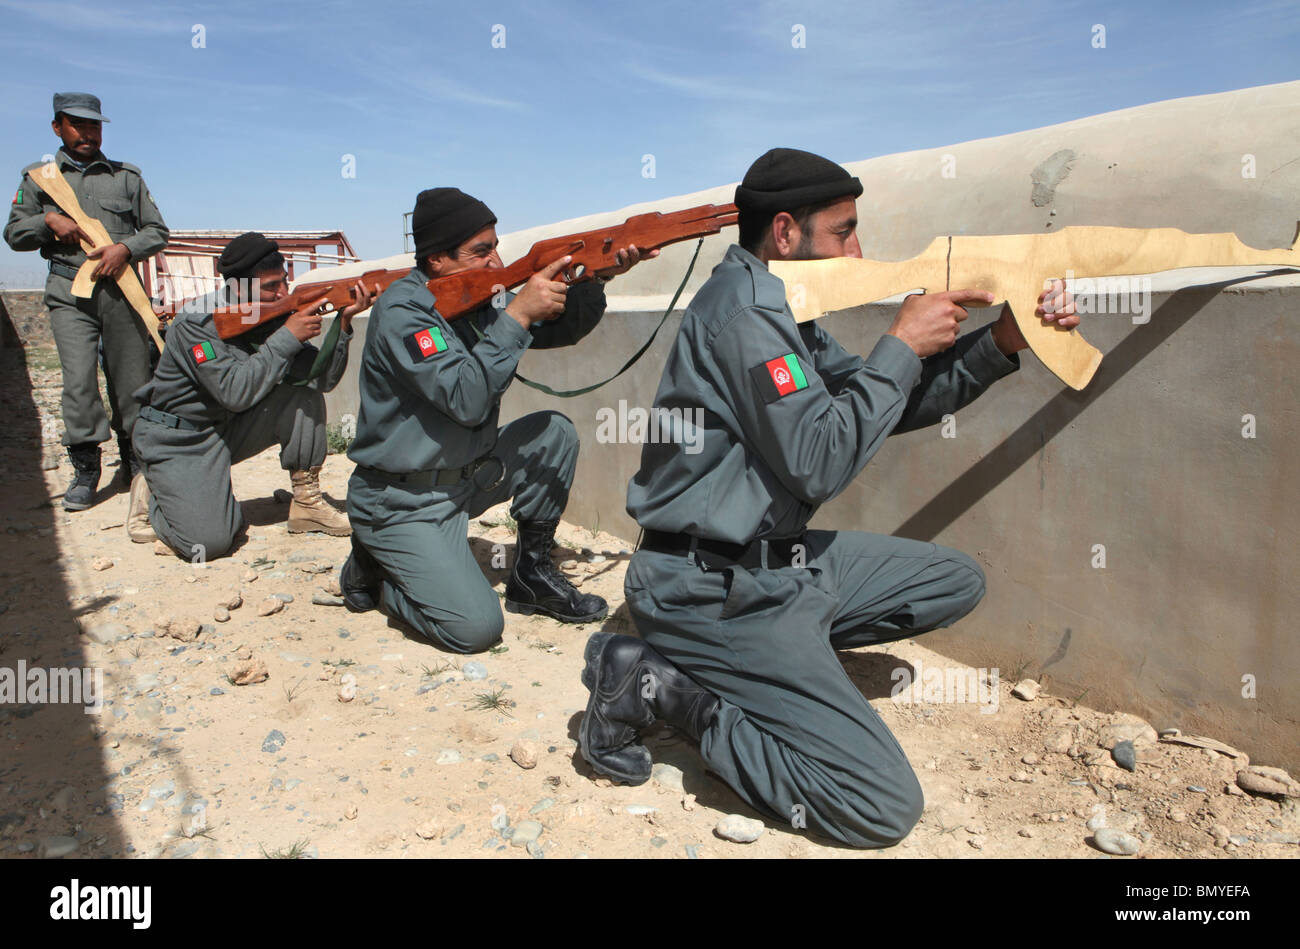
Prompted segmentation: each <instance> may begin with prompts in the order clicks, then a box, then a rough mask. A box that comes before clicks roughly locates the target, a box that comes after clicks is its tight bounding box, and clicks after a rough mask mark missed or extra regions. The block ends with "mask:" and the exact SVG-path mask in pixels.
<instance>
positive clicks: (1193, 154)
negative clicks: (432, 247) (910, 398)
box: [302, 81, 1300, 311]
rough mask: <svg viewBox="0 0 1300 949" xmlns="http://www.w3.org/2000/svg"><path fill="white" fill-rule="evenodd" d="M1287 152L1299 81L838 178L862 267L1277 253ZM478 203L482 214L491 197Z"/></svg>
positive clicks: (703, 255) (534, 233) (652, 288)
mask: <svg viewBox="0 0 1300 949" xmlns="http://www.w3.org/2000/svg"><path fill="white" fill-rule="evenodd" d="M1298 141H1300V81H1297V82H1289V83H1281V84H1278V85H1272V86H1259V87H1255V88H1251V89H1241V90H1237V91H1235V92H1224V93H1219V94H1216V95H1207V96H1194V97H1189V98H1185V99H1171V100H1169V101H1166V102H1157V103H1154V104H1151V105H1144V106H1137V107H1135V108H1131V109H1123V110H1120V111H1118V112H1107V113H1104V114H1102V115H1095V116H1091V117H1089V118H1085V119H1078V120H1076V121H1073V122H1065V123H1063V124H1060V125H1049V126H1046V127H1044V128H1039V129H1033V130H1031V131H1027V132H1017V133H1014V134H1011V135H1002V136H998V137H996V138H985V139H978V140H976V141H972V142H964V143H962V144H960V145H951V146H946V147H943V148H933V149H928V150H925V151H914V152H900V153H898V154H895V155H884V156H881V157H879V158H870V159H867V160H865V161H857V162H850V163H849V164H847V165H845V167H846V168H847V169H848V170H849V171H851V172H852V173H853V174H855V175H857V176H858V177H859V178H860V179H861V180H862V184H863V189H864V190H863V195H862V197H861V198H860V199H859V200H858V215H859V221H860V223H859V225H858V237H859V240H860V241H861V244H862V253H863V255H864V256H866V257H869V258H877V259H881V260H901V259H905V258H907V257H911V256H914V255H915V254H917V253H919V252H920V251H921V250H922V249H924V248H925V246H926V245H927V244H928V243H929V242H930V241H931V240H932V239H933V238H934V237H935V236H936V235H939V234H1034V233H1045V232H1049V231H1052V230H1060V229H1061V228H1062V227H1067V226H1069V225H1072V224H1092V225H1115V226H1121V227H1178V228H1182V229H1183V230H1185V231H1190V232H1206V231H1222V230H1231V231H1235V232H1236V233H1237V235H1238V236H1239V237H1240V238H1241V239H1242V240H1243V241H1245V242H1246V243H1247V244H1251V245H1254V246H1256V247H1282V246H1289V245H1290V243H1291V241H1292V239H1293V238H1294V236H1295V231H1296V223H1297V220H1300V201H1297V195H1298V194H1300V161H1297V160H1296V158H1297V157H1298V156H1297V153H1296V142H1298ZM774 144H782V143H774ZM784 144H789V145H797V144H798V143H794V142H791V143H784ZM754 157H755V158H757V157H758V156H757V155H755V156H754ZM1243 170H1245V171H1246V172H1248V173H1253V177H1246V176H1244V175H1243ZM736 172H737V175H743V174H744V172H745V169H744V168H738V169H736ZM425 184H427V183H420V184H419V185H418V187H414V188H413V191H415V190H418V188H419V187H424V186H425ZM735 188H736V183H735V182H732V183H730V184H726V185H722V186H719V187H716V188H710V189H708V190H705V191H697V192H694V193H693V194H684V195H677V196H675V197H671V198H664V199H662V200H660V201H651V202H645V203H642V204H634V205H629V206H628V207H625V208H619V209H618V210H614V211H608V212H604V213H601V214H592V215H588V216H586V217H578V218H570V219H569V220H565V221H557V222H556V223H554V224H545V225H541V226H538V227H532V228H528V229H526V230H522V231H514V232H512V233H510V234H506V235H503V236H502V238H501V257H502V259H503V260H506V261H510V260H513V259H515V258H517V257H520V256H522V255H523V253H524V252H525V251H526V250H527V249H528V248H529V247H530V246H532V244H533V242H534V241H537V240H541V239H542V238H546V237H556V236H559V235H562V234H571V233H573V232H575V231H583V230H590V229H592V228H595V227H602V226H605V225H608V224H616V223H619V222H621V221H623V220H625V219H626V218H627V217H629V216H630V215H633V214H640V213H644V212H646V211H675V210H679V209H681V208H687V207H692V206H694V205H697V204H709V203H713V204H725V203H728V202H730V201H731V200H732V199H733V197H734V194H735ZM481 197H483V198H485V199H486V200H487V201H488V203H489V204H491V202H492V197H491V195H482V196H481ZM412 198H413V199H414V195H413V196H412ZM735 237H736V231H735V229H734V228H727V229H725V230H723V231H722V233H721V234H719V235H717V236H715V237H711V238H708V239H706V240H705V244H704V248H703V249H702V250H701V252H700V259H699V262H698V263H697V265H696V269H695V272H694V273H693V274H692V277H691V280H690V283H689V284H688V285H687V290H686V292H685V293H684V294H683V297H682V301H681V303H682V305H683V306H685V305H686V304H687V303H689V302H690V298H691V294H692V293H693V291H694V290H695V289H697V288H698V287H699V286H700V285H701V284H703V283H704V281H705V280H707V279H708V276H709V273H710V271H711V270H712V269H713V267H714V265H715V264H716V263H717V262H718V261H719V260H721V259H722V255H723V254H724V253H725V251H726V248H727V245H728V244H729V243H731V242H732V241H734V240H735ZM694 247H695V244H694V242H693V241H684V242H682V243H681V244H677V245H674V246H672V247H669V248H666V249H665V250H664V252H663V254H662V255H661V256H660V258H659V259H658V260H656V261H652V262H650V263H647V264H643V265H641V266H639V267H637V268H636V269H634V270H632V271H631V272H630V273H628V274H627V275H626V276H625V277H621V278H620V279H619V280H618V281H617V282H616V283H614V284H613V285H612V286H611V288H610V290H611V297H613V298H615V299H613V300H612V301H611V304H612V305H615V306H617V308H618V309H620V310H624V311H627V310H654V309H656V308H658V309H662V308H663V307H664V306H666V305H667V302H668V299H669V296H670V295H671V293H672V291H673V290H675V289H676V287H677V284H678V283H679V282H680V280H681V278H682V275H683V274H684V273H685V270H686V265H687V263H688V262H689V260H690V255H691V253H692V252H693V250H694ZM412 263H413V255H411V254H397V255H394V256H392V257H385V258H381V259H377V260H371V261H364V262H361V263H357V264H348V265H346V266H343V267H336V268H322V269H319V270H313V271H311V273H310V274H308V275H306V276H305V277H304V278H303V281H302V282H304V283H306V282H312V281H315V280H320V279H328V278H331V277H335V276H346V275H349V274H353V273H356V274H359V273H362V272H364V271H366V270H373V269H375V268H378V267H382V268H397V267H409V266H411V265H412Z"/></svg>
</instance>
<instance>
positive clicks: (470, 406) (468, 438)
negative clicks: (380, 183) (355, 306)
mask: <svg viewBox="0 0 1300 949" xmlns="http://www.w3.org/2000/svg"><path fill="white" fill-rule="evenodd" d="M426 280H427V278H426V277H425V276H424V275H423V274H422V273H421V272H420V271H419V270H412V271H411V273H410V274H408V275H407V276H405V277H403V278H402V279H401V280H398V281H396V282H395V283H393V285H392V286H390V287H389V288H388V289H387V290H385V291H384V294H383V296H381V297H380V298H379V301H378V302H377V303H376V304H375V305H374V307H373V308H372V309H371V311H370V325H369V327H368V329H367V332H366V345H365V349H364V350H363V351H362V355H361V372H360V380H359V386H360V408H359V410H358V412H357V435H356V439H355V440H354V441H353V442H352V447H351V448H350V449H349V450H348V457H349V458H351V459H352V460H353V461H354V462H356V463H357V464H359V465H363V466H365V467H367V468H377V469H379V470H380V471H387V472H390V473H392V474H408V473H410V472H413V471H430V470H433V469H441V468H458V467H462V466H464V465H467V464H469V463H470V462H472V461H474V460H476V459H478V458H481V457H482V456H483V455H485V454H487V453H488V452H489V451H491V450H492V448H493V446H495V445H496V440H497V424H498V423H497V418H498V415H499V414H500V404H501V396H502V395H503V394H504V393H505V391H506V387H507V386H509V385H510V382H511V380H512V379H514V376H515V368H516V367H517V366H518V364H519V358H520V357H521V356H522V355H523V354H524V351H525V350H527V349H528V348H529V346H533V347H535V348H538V349H547V348H551V347H556V346H568V345H571V344H573V343H576V342H577V341H578V340H580V339H582V337H584V336H586V335H587V334H588V333H590V332H591V331H592V330H593V329H594V328H595V326H596V324H597V323H599V322H600V318H601V317H602V316H603V315H604V313H605V293H604V290H603V289H602V288H601V287H600V285H599V284H597V283H596V282H595V281H587V282H584V283H581V284H578V285H576V286H574V287H573V288H571V289H570V290H569V292H568V294H567V297H566V303H565V309H564V313H563V314H561V315H560V316H559V317H557V318H556V319H554V320H549V321H547V322H544V323H542V324H540V325H538V326H534V327H533V328H532V329H531V330H525V329H524V328H523V327H521V326H520V325H519V324H518V323H516V322H515V320H514V319H513V318H511V317H510V316H507V315H506V313H505V310H504V309H497V308H496V307H493V306H492V305H491V304H487V305H484V306H481V307H479V308H478V309H476V310H473V311H471V312H469V313H466V314H465V315H464V316H462V317H461V318H460V319H457V320H453V321H450V322H448V321H447V320H445V319H443V318H442V315H441V314H440V313H438V311H437V309H436V308H435V305H436V303H437V301H436V299H435V298H434V296H433V294H432V293H430V292H429V290H428V287H426V286H425V283H426ZM506 298H507V300H506V302H507V305H508V303H509V300H511V299H513V298H514V295H513V294H506ZM474 327H477V328H478V333H475V332H474ZM480 333H481V334H482V338H479V334H480Z"/></svg>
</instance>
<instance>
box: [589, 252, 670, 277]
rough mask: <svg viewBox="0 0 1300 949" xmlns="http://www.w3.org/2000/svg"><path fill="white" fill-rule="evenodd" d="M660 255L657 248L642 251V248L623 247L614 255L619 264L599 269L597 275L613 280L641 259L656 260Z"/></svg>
mask: <svg viewBox="0 0 1300 949" xmlns="http://www.w3.org/2000/svg"><path fill="white" fill-rule="evenodd" d="M658 256H659V250H658V249H657V248H656V249H655V250H652V251H642V250H641V248H639V247H635V246H630V245H629V246H628V247H624V248H623V249H621V250H620V251H619V252H618V253H617V254H615V255H614V259H615V260H617V261H618V264H617V265H615V266H613V267H606V268H605V269H604V270H597V271H596V276H597V277H600V278H601V279H603V280H612V279H613V278H614V277H617V276H618V275H619V274H625V273H627V272H628V271H629V270H631V269H632V268H633V267H634V266H636V264H637V263H638V262H639V261H642V260H654V259H655V258H656V257H658Z"/></svg>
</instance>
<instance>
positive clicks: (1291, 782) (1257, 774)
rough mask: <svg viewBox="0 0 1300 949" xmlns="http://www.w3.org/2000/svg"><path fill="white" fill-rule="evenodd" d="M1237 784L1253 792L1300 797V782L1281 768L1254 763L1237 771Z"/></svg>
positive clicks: (1244, 789)
mask: <svg viewBox="0 0 1300 949" xmlns="http://www.w3.org/2000/svg"><path fill="white" fill-rule="evenodd" d="M1237 786H1238V787H1240V788H1241V789H1242V790H1243V791H1249V792H1250V793H1252V794H1272V795H1278V796H1283V797H1300V783H1297V782H1296V780H1295V779H1294V778H1292V777H1291V775H1289V774H1287V772H1286V771H1284V770H1282V769H1281V768H1267V767H1264V766H1263V765H1257V764H1253V765H1251V766H1250V767H1248V768H1245V769H1243V770H1241V771H1238V772H1237Z"/></svg>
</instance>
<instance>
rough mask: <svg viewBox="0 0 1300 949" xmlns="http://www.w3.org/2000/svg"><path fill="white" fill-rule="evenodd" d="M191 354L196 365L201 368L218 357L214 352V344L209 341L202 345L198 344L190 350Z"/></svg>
mask: <svg viewBox="0 0 1300 949" xmlns="http://www.w3.org/2000/svg"><path fill="white" fill-rule="evenodd" d="M190 354H191V355H192V356H193V357H194V363H195V365H199V366H201V365H203V364H204V363H205V362H207V361H208V360H209V359H212V358H214V357H215V356H216V353H214V352H213V351H212V344H211V343H209V342H208V341H207V340H204V341H203V342H201V343H196V344H195V345H194V346H193V347H192V348H191V349H190Z"/></svg>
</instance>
